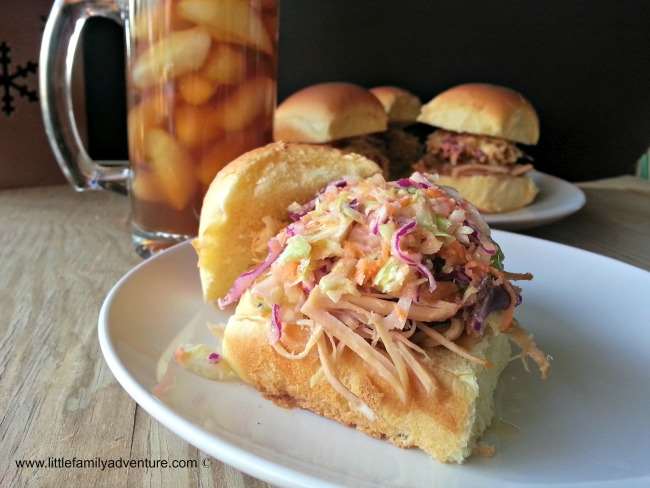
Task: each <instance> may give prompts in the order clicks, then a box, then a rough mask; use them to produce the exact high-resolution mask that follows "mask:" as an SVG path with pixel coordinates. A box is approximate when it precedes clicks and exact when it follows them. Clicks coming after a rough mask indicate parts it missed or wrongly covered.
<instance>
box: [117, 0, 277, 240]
mask: <svg viewBox="0 0 650 488" xmlns="http://www.w3.org/2000/svg"><path fill="white" fill-rule="evenodd" d="M277 3H278V2H277V0H157V1H154V0H149V1H144V0H132V1H131V4H130V10H129V11H130V22H129V35H130V41H131V42H130V43H127V44H128V46H129V49H130V50H131V52H130V53H129V56H128V58H129V67H128V76H129V119H128V130H129V152H130V158H131V163H132V171H133V178H132V180H131V195H132V196H131V198H132V199H133V202H132V204H133V205H132V206H133V220H134V225H135V231H136V234H140V235H141V236H142V237H143V238H147V237H148V238H149V239H156V235H157V236H160V235H161V234H169V237H170V238H171V239H174V238H178V237H179V236H188V235H194V234H196V232H197V226H198V219H199V212H200V209H201V202H202V199H203V195H204V194H205V191H206V190H207V188H208V186H209V184H210V182H211V181H212V179H213V178H214V176H215V175H216V173H217V172H218V171H219V170H220V169H221V168H222V167H223V166H224V165H226V164H227V163H228V162H230V161H231V160H233V159H234V158H236V157H237V156H239V155H240V154H242V153H244V152H246V151H248V150H250V149H253V148H255V147H258V146H260V145H263V144H266V143H267V142H270V141H271V136H272V121H273V110H274V108H275V96H276V64H277V13H278V5H277Z"/></svg>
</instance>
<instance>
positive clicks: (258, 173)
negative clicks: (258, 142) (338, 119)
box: [193, 142, 381, 301]
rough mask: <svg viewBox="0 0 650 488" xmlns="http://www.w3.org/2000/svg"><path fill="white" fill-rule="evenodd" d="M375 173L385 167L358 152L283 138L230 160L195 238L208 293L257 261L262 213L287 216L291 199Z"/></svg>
mask: <svg viewBox="0 0 650 488" xmlns="http://www.w3.org/2000/svg"><path fill="white" fill-rule="evenodd" d="M376 173H381V169H380V168H379V166H377V165H376V164H375V163H374V162H372V161H370V160H369V159H366V158H365V157H363V156H360V155H358V154H344V153H342V152H341V151H339V150H337V149H333V148H330V147H324V146H312V145H306V144H286V143H281V142H279V143H273V144H269V145H267V146H264V147H261V148H258V149H254V150H253V151H250V152H247V153H245V154H243V155H241V156H240V157H238V158H237V159H235V160H234V161H233V162H231V163H230V164H228V165H227V166H226V167H224V168H223V169H222V170H221V171H220V172H219V173H218V174H217V176H216V177H215V179H214V180H213V181H212V184H211V185H210V188H209V189H208V192H207V193H206V195H205V199H204V200H203V207H202V209H201V219H200V223H199V234H198V237H197V238H196V239H195V240H194V242H193V245H194V248H195V249H196V252H197V254H198V257H199V272H200V276H201V285H202V287H203V296H204V299H205V300H206V301H214V300H216V299H217V298H219V297H222V296H223V295H225V294H226V293H227V291H228V290H229V289H230V286H231V285H232V283H233V281H234V280H235V278H236V277H237V276H239V275H240V274H241V273H243V272H244V271H246V269H248V268H249V267H250V266H251V265H252V264H253V251H252V248H251V243H252V242H253V240H254V238H255V237H256V236H258V235H259V233H260V231H261V230H262V229H263V227H264V224H263V222H262V218H264V217H267V216H270V217H273V218H274V219H276V220H278V221H281V222H282V221H286V219H287V207H288V206H289V205H290V204H291V203H292V202H294V201H297V202H299V203H304V202H307V201H308V200H310V199H311V198H313V197H314V195H315V194H316V193H317V192H318V190H320V189H321V188H323V187H324V186H325V185H327V183H329V182H330V181H334V180H337V179H340V178H343V177H344V176H351V177H359V178H366V177H368V176H371V175H373V174H376Z"/></svg>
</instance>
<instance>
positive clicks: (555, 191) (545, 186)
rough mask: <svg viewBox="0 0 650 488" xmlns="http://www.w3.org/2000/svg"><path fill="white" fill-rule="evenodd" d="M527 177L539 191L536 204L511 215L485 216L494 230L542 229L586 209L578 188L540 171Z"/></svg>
mask: <svg viewBox="0 0 650 488" xmlns="http://www.w3.org/2000/svg"><path fill="white" fill-rule="evenodd" d="M528 174H529V176H530V177H531V178H532V179H533V181H534V182H535V184H537V187H538V188H539V194H538V195H537V197H536V198H535V201H533V203H531V204H530V205H528V206H527V207H524V208H521V209H519V210H514V211H512V212H506V213H502V214H484V216H483V217H484V218H485V220H486V221H487V223H488V224H490V226H491V227H496V228H499V229H507V230H518V229H529V228H531V227H539V226H540V225H545V224H550V223H551V222H555V221H557V220H560V219H563V218H564V217H566V216H568V215H571V214H572V213H575V212H577V211H578V210H580V209H581V208H582V207H583V206H584V204H585V194H584V193H583V192H582V190H581V189H580V188H578V187H577V186H575V185H573V184H571V183H569V182H568V181H565V180H562V179H560V178H557V177H555V176H551V175H547V174H546V173H540V172H539V171H532V172H530V173H528Z"/></svg>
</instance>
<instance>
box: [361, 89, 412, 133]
mask: <svg viewBox="0 0 650 488" xmlns="http://www.w3.org/2000/svg"><path fill="white" fill-rule="evenodd" d="M370 93H372V94H373V95H374V96H376V97H377V98H378V99H379V101H380V102H381V104H382V105H383V106H384V110H386V113H387V114H388V121H389V122H392V123H396V124H412V123H413V122H415V121H416V120H417V118H418V114H419V113H420V108H421V107H422V102H421V101H420V99H419V98H418V97H416V96H415V95H413V93H411V92H410V91H408V90H404V89H403V88H398V87H396V86H377V87H375V88H371V89H370Z"/></svg>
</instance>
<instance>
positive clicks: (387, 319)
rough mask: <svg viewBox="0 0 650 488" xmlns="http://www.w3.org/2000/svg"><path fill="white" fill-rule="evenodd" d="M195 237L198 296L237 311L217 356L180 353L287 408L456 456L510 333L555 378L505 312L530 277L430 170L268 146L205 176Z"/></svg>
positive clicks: (182, 360) (471, 438)
mask: <svg viewBox="0 0 650 488" xmlns="http://www.w3.org/2000/svg"><path fill="white" fill-rule="evenodd" d="M251 202H255V205H252V204H251ZM194 246H195V248H196V250H197V253H198V256H199V261H198V265H199V269H200V277H201V283H202V286H203V292H204V297H205V299H206V300H207V301H210V302H212V301H216V302H217V303H218V305H219V307H220V308H222V309H229V310H230V311H232V315H231V316H230V318H229V320H228V323H227V325H226V326H225V329H223V330H222V331H221V333H220V334H219V336H220V337H222V338H223V342H222V350H221V354H218V353H217V352H213V353H210V352H209V351H210V349H209V346H207V345H205V346H203V345H198V346H194V345H188V346H183V347H182V348H181V349H180V350H178V351H177V353H176V355H175V357H176V358H177V361H178V362H179V364H181V365H183V366H185V367H187V368H188V369H190V370H191V371H194V372H197V373H198V374H202V375H205V376H207V377H212V378H219V375H218V374H217V373H218V371H219V370H220V369H222V370H226V369H227V370H228V371H233V372H234V374H236V375H237V376H238V377H239V378H241V379H242V380H243V381H245V382H246V383H248V384H250V385H253V386H254V387H255V388H257V389H258V390H259V391H260V392H261V393H262V394H263V395H264V396H265V397H266V398H268V399H270V400H272V401H274V402H275V403H277V404H278V405H281V406H283V407H300V408H304V409H308V410H311V411H313V412H315V413H317V414H320V415H323V416H325V417H328V418H331V419H334V420H337V421H339V422H342V423H344V424H346V425H350V426H354V427H356V428H357V429H359V430H361V431H363V432H365V433H367V434H369V435H371V436H374V437H378V438H385V439H387V440H389V441H390V442H392V443H394V444H395V445H397V446H400V447H418V448H420V449H422V450H424V451H425V452H427V453H428V454H430V455H431V456H433V457H434V458H436V459H438V460H440V461H443V462H462V461H463V460H464V459H465V458H466V457H467V456H469V455H470V454H471V453H472V452H473V450H474V448H475V447H476V446H477V441H478V439H479V437H480V435H481V434H482V432H483V431H484V430H485V428H486V427H487V426H488V425H489V423H490V421H491V420H492V417H493V415H494V408H493V406H494V402H493V393H494V389H495V387H496V384H497V381H498V378H499V375H500V373H501V371H502V370H503V369H504V367H505V366H506V364H507V363H508V361H509V360H510V359H511V349H510V341H512V342H514V343H515V344H516V345H518V346H519V347H521V348H522V353H521V357H522V359H525V358H526V357H530V358H531V359H533V360H534V361H535V362H537V364H538V365H539V367H540V370H541V372H542V376H546V374H547V373H548V370H549V361H548V358H547V357H546V355H545V354H544V353H543V352H542V351H541V350H539V348H538V347H537V346H536V345H535V342H534V341H533V339H532V338H531V337H530V336H529V335H528V334H527V333H526V332H525V331H524V330H523V329H522V328H521V327H520V326H519V325H518V323H517V320H516V319H515V318H514V316H513V314H514V312H515V308H516V307H517V305H518V304H519V303H520V301H521V298H520V293H521V290H520V289H519V288H518V287H517V286H515V285H514V284H513V283H512V282H513V281H514V280H528V279H531V278H532V276H531V275H529V274H518V273H510V272H508V271H505V270H504V267H503V259H504V256H503V254H502V253H501V250H500V249H499V246H498V245H497V243H496V242H494V241H493V240H492V237H491V233H490V229H489V228H488V226H487V225H486V224H485V222H484V221H483V218H482V217H481V215H480V214H479V213H478V212H477V211H476V209H475V208H474V207H473V206H472V205H470V204H469V203H467V202H466V201H465V200H463V199H462V198H461V197H460V196H459V195H458V194H457V193H456V192H455V191H454V190H453V189H451V188H448V187H438V186H437V185H436V184H435V178H434V177H433V176H431V175H424V174H419V173H414V174H413V175H412V176H411V177H410V178H403V179H400V180H397V181H393V182H388V181H386V180H385V179H384V178H383V177H382V176H381V174H380V169H379V167H378V166H377V165H376V164H375V163H373V162H372V161H370V160H368V159H366V158H364V157H363V156H360V155H358V154H351V153H347V154H345V153H343V152H341V151H339V150H336V149H332V148H330V147H325V146H316V145H305V144H287V143H275V144H269V145H268V146H265V147H262V148H258V149H255V150H254V151H251V152H249V153H246V154H244V155H242V156H240V157H239V158H238V159H236V160H235V161H234V162H232V163H231V164H229V165H228V166H227V167H226V168H225V169H223V170H222V171H221V172H220V173H219V174H218V175H217V177H216V178H215V179H214V181H213V182H212V184H211V186H210V189H209V190H208V193H207V195H206V197H205V203H204V205H203V208H202V211H201V222H200V229H199V235H198V237H197V239H196V240H195V241H194ZM235 306H236V308H234V309H233V308H232V307H235ZM220 358H221V360H220ZM213 363H215V364H213ZM212 370H214V371H212ZM213 373H214V374H213Z"/></svg>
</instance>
